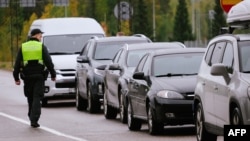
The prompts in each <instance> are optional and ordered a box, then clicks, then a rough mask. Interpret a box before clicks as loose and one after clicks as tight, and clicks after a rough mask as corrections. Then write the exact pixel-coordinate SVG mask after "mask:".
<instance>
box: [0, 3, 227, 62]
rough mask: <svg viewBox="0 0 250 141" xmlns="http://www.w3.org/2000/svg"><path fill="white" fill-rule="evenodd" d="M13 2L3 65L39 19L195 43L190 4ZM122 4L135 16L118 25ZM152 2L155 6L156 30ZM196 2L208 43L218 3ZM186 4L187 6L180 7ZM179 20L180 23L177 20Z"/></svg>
mask: <svg viewBox="0 0 250 141" xmlns="http://www.w3.org/2000/svg"><path fill="white" fill-rule="evenodd" d="M11 1H12V2H13V5H11V6H10V7H7V8H0V40H1V42H0V61H13V58H14V57H15V55H16V51H17V49H18V47H19V46H20V45H21V43H22V42H24V41H26V39H27V34H28V30H29V27H30V25H31V23H32V22H33V21H34V20H35V19H39V18H52V17H64V16H68V17H72V16H74V17H92V18H95V19H96V20H97V21H98V22H99V23H101V25H102V26H103V28H104V29H105V31H106V35H107V36H111V35H116V33H117V32H118V31H122V32H124V33H125V35H131V34H144V35H146V36H148V37H149V38H151V40H153V38H154V37H153V33H156V36H155V40H154V41H159V42H161V41H169V40H178V41H185V40H191V39H192V38H191V37H192V35H191V33H192V29H191V26H190V23H189V22H190V21H192V15H191V14H192V10H191V4H190V0H186V1H185V0H179V1H177V0H69V6H67V7H63V6H61V7H57V6H54V5H53V3H52V0H36V7H19V5H18V4H17V2H19V0H11ZM120 1H126V2H128V3H130V5H131V6H132V8H133V16H132V17H131V19H130V20H120V21H118V19H117V18H116V17H115V16H114V8H115V6H116V4H118V2H120ZM153 1H154V2H155V5H154V6H155V7H154V8H155V30H154V29H153V12H152V11H153ZM193 1H195V4H194V6H195V8H196V11H197V13H199V15H200V29H202V30H201V31H200V32H201V38H202V40H203V39H204V40H206V39H208V37H209V35H208V34H210V35H212V34H211V33H212V30H211V29H212V27H213V29H214V30H213V31H219V30H218V28H216V26H217V25H216V22H214V24H210V22H211V21H210V20H209V19H208V11H209V10H211V9H213V6H214V3H215V2H218V0H215V2H214V1H205V0H193ZM183 2H184V4H181V6H179V7H177V6H178V4H179V3H183ZM198 7H199V8H198ZM179 8H180V10H179ZM183 8H184V9H183ZM217 10H221V9H220V7H217ZM180 11H183V12H180ZM218 13H219V12H218ZM6 15H7V16H6ZM196 16H197V15H196ZM177 17H178V18H181V20H177ZM196 19H197V17H196ZM219 19H220V18H219ZM179 21H181V22H179ZM215 21H216V20H215ZM211 25H212V26H211ZM220 25H223V24H220ZM195 27H197V26H195ZM219 27H221V26H219ZM195 31H196V32H197V30H195ZM214 35H215V34H213V35H212V36H214ZM210 37H211V36H210Z"/></svg>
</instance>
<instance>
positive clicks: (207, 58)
mask: <svg viewBox="0 0 250 141" xmlns="http://www.w3.org/2000/svg"><path fill="white" fill-rule="evenodd" d="M214 47H215V44H212V45H210V46H209V47H208V50H207V54H206V57H205V61H206V63H207V64H208V65H211V62H210V61H211V57H212V52H213V50H214Z"/></svg>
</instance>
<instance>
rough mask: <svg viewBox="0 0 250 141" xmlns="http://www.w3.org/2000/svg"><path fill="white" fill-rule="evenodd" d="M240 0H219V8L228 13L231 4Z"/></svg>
mask: <svg viewBox="0 0 250 141" xmlns="http://www.w3.org/2000/svg"><path fill="white" fill-rule="evenodd" d="M241 1H242V0H220V5H221V8H222V9H223V10H224V11H225V12H226V13H228V12H229V10H230V9H231V7H232V6H234V5H235V4H237V3H239V2H241Z"/></svg>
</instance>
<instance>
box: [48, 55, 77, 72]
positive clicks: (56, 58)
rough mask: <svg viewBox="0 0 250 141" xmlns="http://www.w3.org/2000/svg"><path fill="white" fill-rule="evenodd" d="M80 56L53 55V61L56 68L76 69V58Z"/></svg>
mask: <svg viewBox="0 0 250 141" xmlns="http://www.w3.org/2000/svg"><path fill="white" fill-rule="evenodd" d="M77 56H78V55H77V54H74V55H51V59H52V61H53V63H54V66H55V67H54V68H55V69H56V70H58V69H75V68H76V57H77Z"/></svg>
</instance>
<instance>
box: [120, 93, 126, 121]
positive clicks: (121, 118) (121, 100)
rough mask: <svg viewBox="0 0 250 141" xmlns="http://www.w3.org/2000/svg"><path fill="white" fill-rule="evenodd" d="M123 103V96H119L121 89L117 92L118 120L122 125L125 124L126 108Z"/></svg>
mask: <svg viewBox="0 0 250 141" xmlns="http://www.w3.org/2000/svg"><path fill="white" fill-rule="evenodd" d="M125 104H126V103H125V102H124V96H123V95H122V94H121V89H120V90H119V112H120V120H121V122H122V123H127V108H126V105H125Z"/></svg>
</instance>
